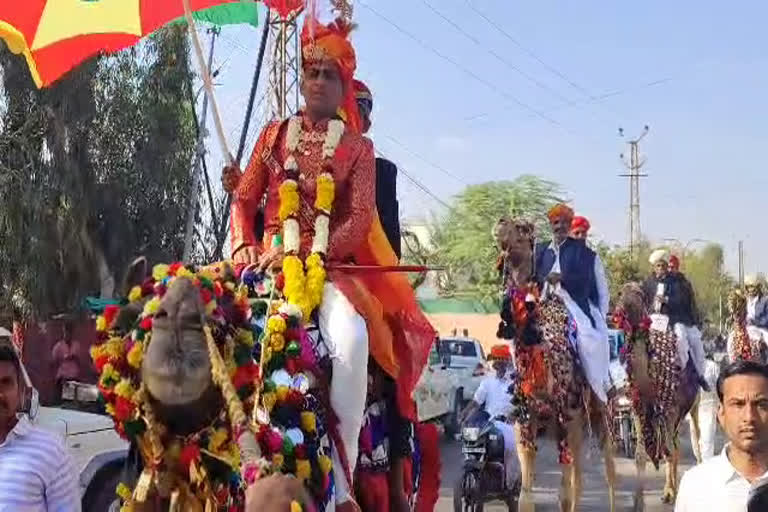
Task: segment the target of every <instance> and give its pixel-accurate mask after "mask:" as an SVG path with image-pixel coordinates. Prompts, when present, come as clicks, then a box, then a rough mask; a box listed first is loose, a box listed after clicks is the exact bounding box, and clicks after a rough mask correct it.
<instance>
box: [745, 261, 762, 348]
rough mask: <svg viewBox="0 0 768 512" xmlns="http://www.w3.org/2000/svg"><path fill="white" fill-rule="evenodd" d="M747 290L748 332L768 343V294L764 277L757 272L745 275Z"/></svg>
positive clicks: (754, 337)
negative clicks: (767, 293) (766, 293)
mask: <svg viewBox="0 0 768 512" xmlns="http://www.w3.org/2000/svg"><path fill="white" fill-rule="evenodd" d="M744 289H745V290H746V292H747V332H748V333H749V337H750V338H752V339H755V340H757V339H760V340H763V342H764V343H768V296H766V295H765V287H764V283H763V278H762V276H760V275H757V274H749V275H747V276H745V277H744Z"/></svg>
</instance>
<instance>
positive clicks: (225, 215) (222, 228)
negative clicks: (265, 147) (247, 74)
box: [213, 8, 269, 260]
mask: <svg viewBox="0 0 768 512" xmlns="http://www.w3.org/2000/svg"><path fill="white" fill-rule="evenodd" d="M268 36H269V8H267V13H266V15H265V16H264V28H263V29H262V33H261V43H260V44H259V55H258V57H257V58H256V69H255V70H254V72H253V81H252V82H251V95H250V97H249V98H248V108H247V109H246V112H245V121H244V122H243V131H242V132H241V134H240V145H239V146H238V148H237V157H236V160H235V162H236V163H237V164H238V165H240V162H241V160H242V159H243V153H244V152H245V142H246V137H247V135H248V127H249V126H250V124H251V114H252V113H253V103H254V100H255V99H256V90H257V89H258V86H259V77H260V76H261V67H262V64H263V63H264V52H265V51H266V48H267V37H268ZM231 206H232V194H227V200H226V202H225V204H224V209H223V210H222V212H221V222H220V223H219V229H218V231H217V232H216V248H215V250H214V253H213V257H214V259H217V260H220V259H221V258H222V251H223V249H224V239H225V238H226V236H227V225H228V224H229V212H230V208H231Z"/></svg>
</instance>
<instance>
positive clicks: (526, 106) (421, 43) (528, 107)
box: [358, 0, 568, 131]
mask: <svg viewBox="0 0 768 512" xmlns="http://www.w3.org/2000/svg"><path fill="white" fill-rule="evenodd" d="M358 3H359V4H360V5H362V6H363V7H365V8H366V9H368V10H369V11H370V12H371V13H373V14H374V15H375V16H376V17H378V18H379V19H381V20H382V21H384V22H386V23H387V24H389V25H391V26H392V27H393V28H394V29H395V30H397V31H398V32H400V33H401V34H403V35H405V36H406V37H408V38H409V39H411V40H412V41H414V42H415V43H416V44H418V45H419V46H421V47H422V48H424V49H425V50H428V51H429V52H431V53H433V54H434V55H436V56H437V57H439V58H440V59H442V60H444V61H446V62H448V63H449V64H451V65H453V66H454V67H456V68H457V69H459V70H460V71H462V72H463V73H464V74H466V75H467V76H469V77H471V78H472V79H474V80H475V81H477V82H479V83H481V84H483V85H484V86H485V87H487V88H488V89H490V90H491V91H493V92H495V93H496V94H498V95H499V96H501V97H503V98H505V99H507V100H509V101H512V102H513V103H516V104H517V105H518V106H520V107H521V108H523V109H525V110H527V111H529V112H531V113H532V114H534V115H536V116H538V117H540V118H541V119H543V120H545V121H547V122H548V123H550V124H552V125H555V126H559V127H561V128H563V129H565V127H564V126H563V125H562V124H561V123H560V122H558V121H557V120H555V119H553V118H551V117H549V116H548V115H546V114H545V113H543V112H541V111H540V110H538V109H536V108H534V107H532V106H531V105H529V104H527V103H525V102H523V101H521V100H520V99H518V98H516V97H515V96H513V95H512V94H510V93H508V92H507V91H505V90H503V89H501V88H500V87H498V86H497V85H496V84H494V83H493V82H489V81H488V80H486V79H485V78H483V77H481V76H480V75H478V74H477V73H475V72H474V71H472V70H471V69H469V68H467V67H466V66H463V65H462V64H461V63H459V62H458V61H456V60H455V59H453V58H451V57H449V56H448V55H446V54H444V53H442V52H441V51H439V50H438V49H436V48H435V47H434V46H431V45H429V44H428V43H426V42H425V41H424V40H423V39H420V38H418V37H417V36H415V35H414V34H412V33H411V32H409V31H407V30H405V29H404V28H402V27H401V26H400V25H398V24H397V23H395V22H394V21H392V20H391V19H389V18H388V17H387V16H385V15H383V14H382V13H380V12H379V11H378V10H376V9H374V8H373V7H371V6H370V5H368V4H367V3H366V2H363V1H361V0H358ZM566 131H568V130H566Z"/></svg>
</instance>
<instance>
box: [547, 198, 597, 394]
mask: <svg viewBox="0 0 768 512" xmlns="http://www.w3.org/2000/svg"><path fill="white" fill-rule="evenodd" d="M548 217H549V222H550V225H551V227H552V235H553V240H552V241H551V242H549V241H547V242H543V243H540V244H537V246H536V280H537V281H538V282H539V285H540V286H542V287H544V286H550V287H553V288H554V291H555V292H556V293H557V294H558V295H559V296H560V298H562V299H563V302H565V306H566V307H567V308H568V312H569V313H570V314H571V316H572V317H573V320H574V322H575V323H576V327H577V329H576V332H577V348H578V351H579V359H580V362H581V365H582V367H583V368H584V373H585V374H586V377H587V381H588V382H589V384H590V386H591V387H592V390H593V391H594V393H595V395H596V396H597V397H598V398H599V399H600V400H601V401H603V402H606V401H607V400H608V396H607V391H608V388H609V386H610V382H611V381H610V376H609V373H608V368H609V364H610V355H611V353H610V344H609V343H608V326H607V324H606V315H607V314H608V304H609V298H610V296H609V292H608V280H607V276H606V273H605V268H604V267H603V263H602V261H600V256H598V254H597V253H595V251H593V250H592V249H590V248H589V247H587V244H586V240H584V239H575V238H572V237H570V236H568V235H569V233H570V231H571V226H572V224H573V220H574V215H573V209H571V208H570V207H569V206H567V205H565V204H558V205H555V206H554V207H552V209H550V210H549V213H548Z"/></svg>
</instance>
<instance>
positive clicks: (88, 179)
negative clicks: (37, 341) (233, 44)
mask: <svg viewBox="0 0 768 512" xmlns="http://www.w3.org/2000/svg"><path fill="white" fill-rule="evenodd" d="M0 69H1V70H2V84H1V85H2V88H0V108H2V112H0V113H2V117H1V118H0V193H1V194H2V196H3V197H4V201H3V202H2V203H0V236H2V239H3V247H2V250H0V265H2V268H3V270H4V272H3V273H2V275H0V280H2V281H0V300H2V302H3V303H4V304H10V303H14V304H16V305H17V306H19V307H20V309H21V311H23V313H24V315H25V316H36V317H38V318H47V317H49V316H50V315H52V314H53V313H57V312H62V311H71V310H73V309H76V308H78V307H79V305H80V304H81V303H82V299H83V298H84V297H85V296H87V295H91V294H97V295H101V296H103V297H109V296H111V295H112V294H113V293H114V291H115V287H116V282H117V280H118V279H119V277H120V275H121V274H122V269H123V268H124V267H125V265H126V263H127V262H128V261H129V260H130V259H131V258H133V257H135V256H137V255H138V254H144V255H146V256H148V258H149V259H150V261H160V260H165V261H167V260H172V259H176V258H179V257H180V256H181V252H182V247H183V238H184V232H183V231H184V230H183V226H184V219H185V215H186V211H187V208H188V205H189V201H190V200H191V198H190V197H189V183H190V181H189V180H190V176H189V174H190V172H189V171H190V167H191V166H190V163H191V161H192V156H193V152H194V146H195V129H194V121H193V116H192V112H193V110H192V109H193V106H192V104H191V102H190V101H189V100H190V98H189V94H188V88H187V87H185V86H184V84H186V83H187V82H189V80H191V73H190V66H189V58H188V48H187V37H186V32H185V29H184V27H172V28H168V29H165V30H162V31H160V32H159V33H157V34H156V35H155V36H153V37H152V38H150V39H148V40H147V41H146V42H144V43H142V44H141V45H140V46H139V47H137V48H133V49H130V50H127V51H125V52H122V53H120V54H118V55H116V56H114V57H109V58H97V59H93V60H91V61H89V62H87V63H85V64H83V65H81V66H79V67H78V68H77V69H75V70H74V71H72V72H71V73H69V74H68V75H67V76H66V77H65V78H63V79H62V80H60V81H59V82H58V83H57V84H56V85H54V86H53V87H51V88H49V89H43V90H37V89H36V88H35V86H34V84H33V83H32V81H31V79H30V77H29V71H28V70H27V69H26V67H25V65H24V62H23V59H20V58H19V57H18V56H16V55H12V54H10V53H9V52H8V51H7V50H5V49H4V48H0Z"/></svg>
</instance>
